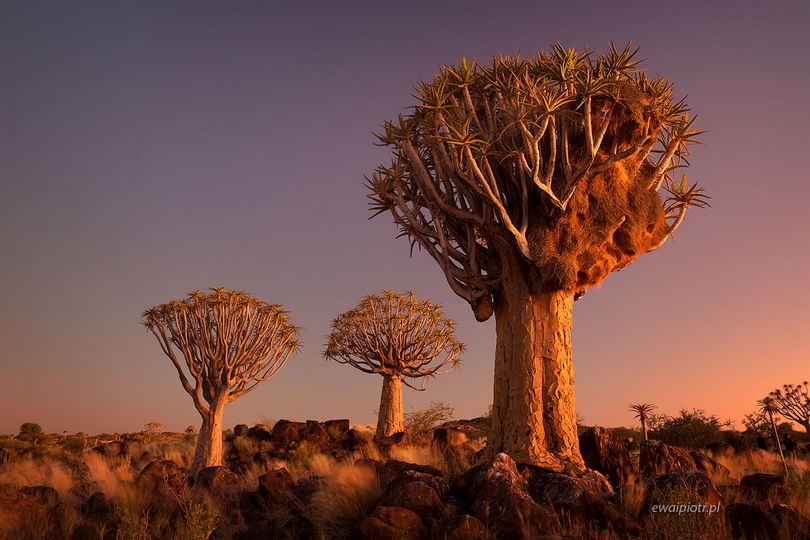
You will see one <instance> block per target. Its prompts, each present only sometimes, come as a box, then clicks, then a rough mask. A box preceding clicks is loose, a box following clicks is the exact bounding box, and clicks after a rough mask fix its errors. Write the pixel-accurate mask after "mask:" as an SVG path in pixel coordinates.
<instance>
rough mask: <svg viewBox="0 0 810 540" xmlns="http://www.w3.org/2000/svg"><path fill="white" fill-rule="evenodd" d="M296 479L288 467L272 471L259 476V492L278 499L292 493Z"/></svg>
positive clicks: (268, 497) (269, 497)
mask: <svg viewBox="0 0 810 540" xmlns="http://www.w3.org/2000/svg"><path fill="white" fill-rule="evenodd" d="M294 486H295V481H294V480H293V478H292V475H291V474H290V473H289V471H288V470H287V469H284V468H281V469H276V470H274V471H270V472H269V473H267V474H263V475H261V476H260V477H259V492H260V493H261V494H262V495H263V496H264V497H265V498H267V499H272V500H277V499H279V498H281V497H284V496H285V495H286V494H287V493H290V492H291V491H292V489H293V487H294Z"/></svg>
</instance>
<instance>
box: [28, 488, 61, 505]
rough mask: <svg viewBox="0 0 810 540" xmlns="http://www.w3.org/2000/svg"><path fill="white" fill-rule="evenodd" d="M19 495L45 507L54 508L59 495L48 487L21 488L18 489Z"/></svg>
mask: <svg viewBox="0 0 810 540" xmlns="http://www.w3.org/2000/svg"><path fill="white" fill-rule="evenodd" d="M20 493H22V494H23V495H25V496H26V497H27V498H29V499H33V500H34V501H36V502H38V503H39V504H41V505H43V506H45V507H51V506H54V505H55V504H56V503H58V502H59V493H58V492H57V491H56V490H55V489H53V488H52V487H50V486H30V487H23V488H20Z"/></svg>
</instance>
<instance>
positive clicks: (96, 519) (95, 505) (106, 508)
mask: <svg viewBox="0 0 810 540" xmlns="http://www.w3.org/2000/svg"><path fill="white" fill-rule="evenodd" d="M80 510H81V513H82V515H83V516H84V518H85V519H86V520H87V521H88V522H92V523H105V522H107V521H108V520H109V519H111V518H112V517H114V515H115V507H113V504H112V502H110V500H109V499H108V498H107V496H106V495H104V494H103V493H102V492H100V491H97V492H95V493H93V494H92V495H90V497H88V499H87V500H86V501H85V502H84V504H82V505H81V507H80Z"/></svg>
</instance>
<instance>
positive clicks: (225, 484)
mask: <svg viewBox="0 0 810 540" xmlns="http://www.w3.org/2000/svg"><path fill="white" fill-rule="evenodd" d="M196 485H198V486H200V487H201V488H203V489H206V490H208V491H210V492H215V493H217V494H223V495H231V496H232V495H234V494H235V493H236V491H237V490H238V489H239V476H237V475H236V474H234V473H232V472H231V471H229V470H228V469H226V468H225V467H206V468H205V469H203V470H201V471H200V474H199V475H198V476H197V481H196Z"/></svg>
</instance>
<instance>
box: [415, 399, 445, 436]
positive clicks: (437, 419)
mask: <svg viewBox="0 0 810 540" xmlns="http://www.w3.org/2000/svg"><path fill="white" fill-rule="evenodd" d="M451 418H453V407H451V406H450V405H448V404H447V403H444V402H441V401H433V402H431V404H430V407H428V408H427V409H422V410H420V411H412V412H409V413H407V414H406V415H405V432H406V433H407V434H408V435H410V436H411V437H412V439H414V440H418V439H423V438H426V437H428V436H429V434H430V431H431V430H433V428H435V427H436V426H437V425H438V424H441V423H442V422H447V421H448V420H450V419H451Z"/></svg>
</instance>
